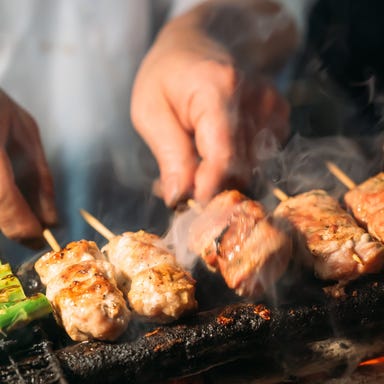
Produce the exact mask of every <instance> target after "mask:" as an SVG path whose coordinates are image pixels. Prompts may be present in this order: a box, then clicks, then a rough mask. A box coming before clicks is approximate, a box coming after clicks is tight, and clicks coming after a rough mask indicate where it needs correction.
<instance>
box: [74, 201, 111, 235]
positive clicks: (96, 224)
mask: <svg viewBox="0 0 384 384" xmlns="http://www.w3.org/2000/svg"><path fill="white" fill-rule="evenodd" d="M80 214H81V216H83V218H84V220H85V221H86V222H87V223H88V224H89V225H90V226H91V227H92V228H93V229H95V230H96V231H97V232H99V233H100V234H101V235H102V236H104V237H105V238H106V239H107V240H112V239H113V238H114V237H116V235H115V234H114V233H113V232H112V231H110V230H109V229H108V228H107V227H106V226H105V225H104V224H103V223H102V222H101V221H100V220H98V219H96V217H95V216H93V215H91V214H90V213H89V212H87V211H86V210H84V209H80Z"/></svg>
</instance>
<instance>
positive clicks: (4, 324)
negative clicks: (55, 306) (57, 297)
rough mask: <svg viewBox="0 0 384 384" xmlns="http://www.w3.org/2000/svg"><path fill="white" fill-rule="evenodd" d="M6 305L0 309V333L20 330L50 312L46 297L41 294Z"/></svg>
mask: <svg viewBox="0 0 384 384" xmlns="http://www.w3.org/2000/svg"><path fill="white" fill-rule="evenodd" d="M8 304H9V306H4V307H3V308H1V309H0V330H1V332H9V331H11V330H13V329H16V328H20V327H22V326H24V325H26V324H28V323H30V322H31V321H33V320H35V319H38V318H40V317H43V316H46V315H48V314H49V313H51V312H52V308H51V305H50V303H49V301H48V299H47V297H46V296H45V295H44V294H42V293H37V294H36V295H33V296H31V297H27V298H25V299H24V300H19V301H16V302H14V303H8Z"/></svg>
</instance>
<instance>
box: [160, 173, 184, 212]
mask: <svg viewBox="0 0 384 384" xmlns="http://www.w3.org/2000/svg"><path fill="white" fill-rule="evenodd" d="M162 190H163V192H164V202H165V204H166V205H167V206H168V207H174V206H175V205H176V204H177V202H178V200H179V198H180V188H179V181H178V178H177V177H176V176H169V177H167V178H166V179H165V180H164V181H163V182H162Z"/></svg>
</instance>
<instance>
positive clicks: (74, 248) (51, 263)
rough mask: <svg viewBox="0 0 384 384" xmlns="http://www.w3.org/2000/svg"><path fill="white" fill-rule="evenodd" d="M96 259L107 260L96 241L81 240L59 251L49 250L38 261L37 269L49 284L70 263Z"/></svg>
mask: <svg viewBox="0 0 384 384" xmlns="http://www.w3.org/2000/svg"><path fill="white" fill-rule="evenodd" d="M95 259H102V260H105V256H104V255H103V254H102V253H101V252H100V249H99V247H98V246H97V245H96V243H95V242H93V241H86V240H79V241H73V242H71V243H69V244H67V246H66V247H65V248H64V249H62V250H61V251H59V252H56V251H51V252H47V253H46V254H44V255H43V256H41V257H40V258H39V259H38V260H37V261H36V263H35V269H36V271H37V273H38V274H39V276H40V280H41V282H42V283H43V284H44V285H47V284H48V281H49V280H51V279H52V277H53V276H56V275H58V274H59V273H60V272H61V271H62V270H63V269H64V268H66V267H67V266H68V265H71V264H76V263H79V262H81V261H87V260H95Z"/></svg>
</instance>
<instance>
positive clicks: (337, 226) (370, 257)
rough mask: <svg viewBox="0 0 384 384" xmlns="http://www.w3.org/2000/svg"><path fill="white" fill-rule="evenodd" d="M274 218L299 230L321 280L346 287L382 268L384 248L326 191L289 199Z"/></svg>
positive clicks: (306, 193)
mask: <svg viewBox="0 0 384 384" xmlns="http://www.w3.org/2000/svg"><path fill="white" fill-rule="evenodd" d="M275 195H276V193H275ZM277 197H278V198H280V197H281V196H277ZM274 216H275V217H281V218H286V219H287V220H289V221H290V222H291V223H292V224H293V226H294V227H295V228H296V229H297V232H298V234H299V236H300V237H301V240H303V243H304V244H305V248H306V250H307V251H308V255H310V257H308V260H309V262H310V263H312V264H313V266H314V270H315V274H316V275H317V276H318V277H319V278H321V279H324V280H336V281H339V282H340V283H341V284H343V283H345V282H348V281H350V280H354V279H356V278H358V277H359V276H361V275H363V274H367V273H377V272H379V271H381V270H382V268H383V265H384V246H383V245H382V244H381V243H380V242H378V241H376V240H375V239H372V238H371V236H370V235H369V234H368V233H367V232H366V231H365V230H364V229H363V228H361V227H359V226H358V224H357V223H356V222H355V220H354V219H353V217H352V216H351V215H350V214H348V212H346V211H345V210H343V209H342V208H341V206H340V205H339V203H338V201H337V200H336V199H334V198H333V197H331V196H330V195H329V194H327V193H326V192H325V191H324V190H320V189H319V190H312V191H309V192H305V193H302V194H299V195H297V196H294V197H287V198H286V199H285V200H283V201H281V202H280V204H279V205H278V206H277V207H276V209H275V211H274Z"/></svg>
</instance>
